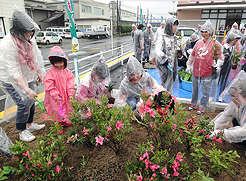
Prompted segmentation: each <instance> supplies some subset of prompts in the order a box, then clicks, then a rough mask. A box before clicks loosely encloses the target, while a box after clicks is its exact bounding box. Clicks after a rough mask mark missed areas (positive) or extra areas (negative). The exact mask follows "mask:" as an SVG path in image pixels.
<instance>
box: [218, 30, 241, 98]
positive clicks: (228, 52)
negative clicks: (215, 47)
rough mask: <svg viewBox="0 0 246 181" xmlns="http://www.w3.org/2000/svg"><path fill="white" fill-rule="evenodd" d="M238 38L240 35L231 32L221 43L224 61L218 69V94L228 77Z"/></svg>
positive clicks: (222, 89) (223, 88)
mask: <svg viewBox="0 0 246 181" xmlns="http://www.w3.org/2000/svg"><path fill="white" fill-rule="evenodd" d="M239 39H240V36H239V35H238V34H236V33H233V32H231V33H230V34H229V35H228V38H227V40H226V43H225V44H224V45H223V48H222V51H223V56H224V61H223V65H222V68H221V71H220V78H219V84H220V91H219V95H220V94H221V93H222V92H223V91H224V90H225V87H226V85H227V81H228V77H229V74H230V72H231V67H232V63H231V59H232V57H233V56H234V50H235V45H236V44H237V42H238V40H239Z"/></svg>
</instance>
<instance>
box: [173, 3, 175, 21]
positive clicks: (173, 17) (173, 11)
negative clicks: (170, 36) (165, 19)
mask: <svg viewBox="0 0 246 181" xmlns="http://www.w3.org/2000/svg"><path fill="white" fill-rule="evenodd" d="M174 4H175V1H173V18H174Z"/></svg>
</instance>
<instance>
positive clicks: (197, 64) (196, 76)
mask: <svg viewBox="0 0 246 181" xmlns="http://www.w3.org/2000/svg"><path fill="white" fill-rule="evenodd" d="M201 31H207V32H209V34H210V36H211V34H212V33H213V27H212V23H211V22H210V20H207V21H206V22H205V23H204V25H203V26H202V27H201ZM214 46H217V47H221V44H220V43H219V42H218V41H214V40H213V39H211V37H209V38H208V40H207V41H205V39H204V38H203V39H201V40H199V41H198V42H197V43H196V45H195V46H194V48H193V51H192V53H191V55H190V57H189V60H188V61H187V69H186V71H187V72H189V73H193V77H192V100H191V104H192V105H194V106H197V107H200V108H203V109H205V108H206V106H208V107H209V108H211V109H212V110H214V109H215V107H214V105H215V104H214V102H215V101H216V97H217V87H218V78H219V71H220V67H221V65H222V63H223V62H222V53H221V51H218V52H217V57H218V58H219V59H218V61H217V64H215V61H214V57H213V54H212V50H214ZM212 65H213V67H217V70H216V72H215V71H214V72H213V71H212ZM202 85H203V86H202ZM200 95H202V98H201V100H200ZM208 103H209V104H208Z"/></svg>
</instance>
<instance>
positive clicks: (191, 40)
mask: <svg viewBox="0 0 246 181" xmlns="http://www.w3.org/2000/svg"><path fill="white" fill-rule="evenodd" d="M199 39H200V38H199V36H198V35H197V34H196V33H193V34H192V35H191V36H190V37H189V39H188V40H187V41H186V43H185V48H184V53H185V54H186V57H189V56H188V54H189V53H188V50H190V49H191V50H193V47H194V46H195V44H196V42H197V41H198V40H199Z"/></svg>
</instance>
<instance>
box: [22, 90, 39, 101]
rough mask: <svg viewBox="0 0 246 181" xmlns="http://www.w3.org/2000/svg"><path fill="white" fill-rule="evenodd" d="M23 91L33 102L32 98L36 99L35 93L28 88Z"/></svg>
mask: <svg viewBox="0 0 246 181" xmlns="http://www.w3.org/2000/svg"><path fill="white" fill-rule="evenodd" d="M25 91H26V94H27V95H28V97H29V98H30V99H32V100H34V101H35V99H34V97H37V94H36V92H34V91H33V90H32V89H30V88H26V89H25Z"/></svg>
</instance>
